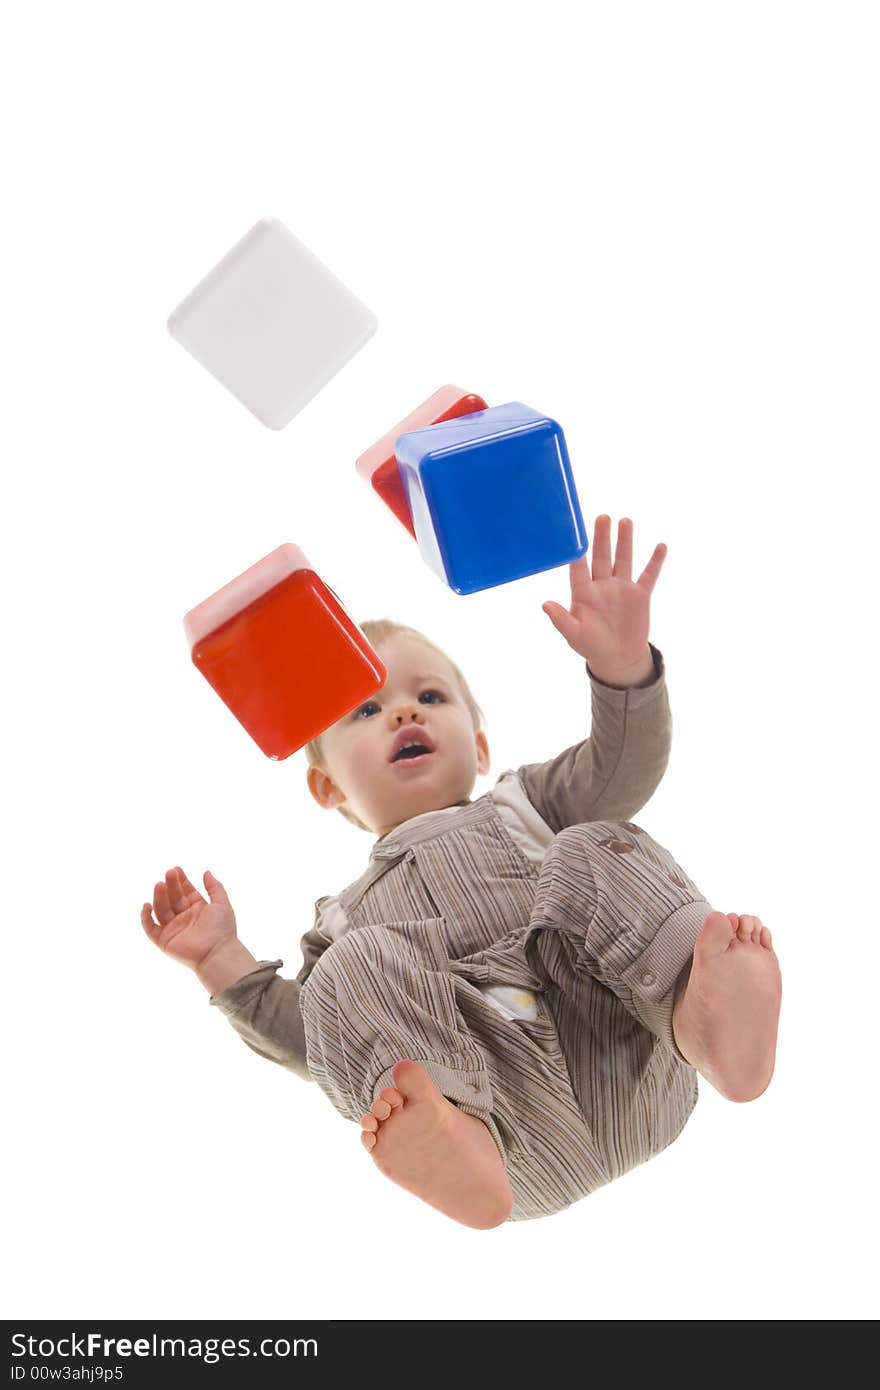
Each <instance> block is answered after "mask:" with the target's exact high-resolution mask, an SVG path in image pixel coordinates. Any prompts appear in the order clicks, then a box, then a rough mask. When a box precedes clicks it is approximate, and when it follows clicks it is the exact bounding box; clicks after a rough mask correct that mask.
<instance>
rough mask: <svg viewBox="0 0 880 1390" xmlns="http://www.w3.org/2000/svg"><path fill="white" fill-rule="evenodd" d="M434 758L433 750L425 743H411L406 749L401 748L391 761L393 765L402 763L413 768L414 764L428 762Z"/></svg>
mask: <svg viewBox="0 0 880 1390" xmlns="http://www.w3.org/2000/svg"><path fill="white" fill-rule="evenodd" d="M431 756H432V750H431V749H430V748H428V747H427V746H426V745H425V744H424V743H411V744H409V746H408V747H406V748H401V749H400V751H399V752H397V753H395V755H394V757H393V758H392V759H391V761H392V762H393V763H402V764H405V765H407V766H410V767H411V766H412V765H413V764H414V763H423V762H426V761H427V759H428V758H430V757H431Z"/></svg>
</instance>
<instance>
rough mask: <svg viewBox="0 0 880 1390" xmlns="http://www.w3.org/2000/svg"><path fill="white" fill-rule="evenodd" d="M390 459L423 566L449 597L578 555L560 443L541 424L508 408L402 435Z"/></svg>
mask: <svg viewBox="0 0 880 1390" xmlns="http://www.w3.org/2000/svg"><path fill="white" fill-rule="evenodd" d="M395 452H396V456H397V462H398V466H399V468H400V474H401V479H402V481H403V485H404V488H405V489H406V495H407V502H408V506H409V510H410V513H411V515H412V519H413V525H414V528H415V535H416V540H417V541H418V544H419V549H420V551H421V553H422V557H423V559H424V560H425V562H426V563H427V564H428V565H430V567H431V568H432V569H433V570H434V571H435V573H436V574H438V575H439V576H440V578H441V579H443V580H445V582H446V583H447V584H448V585H449V587H450V588H451V589H453V590H454V591H455V593H457V594H472V593H475V592H476V591H477V590H479V589H490V588H492V587H494V586H495V585H496V584H507V583H509V582H510V581H511V580H514V579H523V578H524V577H525V576H526V575H529V574H539V573H540V572H541V571H542V570H549V569H555V568H556V567H557V566H558V565H565V564H568V563H570V562H571V561H572V560H576V559H578V558H579V556H581V555H583V554H585V552H586V549H587V533H586V530H585V528H584V522H583V517H582V516H581V509H580V504H579V502H578V497H577V492H576V490H575V485H574V478H573V476H572V471H571V463H570V461H569V457H568V449H567V448H566V444H565V437H564V435H563V433H562V430H561V429H560V427H559V425H558V424H557V423H556V421H555V420H551V419H550V418H549V417H548V416H546V415H541V414H539V413H538V411H536V410H532V409H530V407H529V406H527V405H522V404H521V403H520V402H519V401H511V402H509V403H508V404H507V405H497V406H493V407H492V408H491V409H487V410H482V411H478V412H477V413H476V414H471V415H466V416H463V417H462V418H461V419H458V420H448V421H445V422H443V423H441V424H436V425H432V426H431V427H430V428H428V429H421V430H416V431H414V432H412V433H407V434H402V435H400V436H399V438H398V440H397V444H396V445H395Z"/></svg>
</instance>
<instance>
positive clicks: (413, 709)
mask: <svg viewBox="0 0 880 1390" xmlns="http://www.w3.org/2000/svg"><path fill="white" fill-rule="evenodd" d="M394 717H395V719H396V720H397V723H398V724H420V723H421V722H422V714H421V710H419V709H418V708H417V706H415V705H405V706H403V707H401V708H400V709H398V710H396V711H395V714H394Z"/></svg>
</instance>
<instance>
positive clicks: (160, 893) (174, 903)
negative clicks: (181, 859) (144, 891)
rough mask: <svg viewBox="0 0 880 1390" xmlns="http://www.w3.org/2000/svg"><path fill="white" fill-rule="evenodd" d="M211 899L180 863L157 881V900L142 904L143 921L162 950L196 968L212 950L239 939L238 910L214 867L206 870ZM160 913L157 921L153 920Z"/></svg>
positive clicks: (206, 881) (206, 883)
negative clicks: (237, 936) (194, 883)
mask: <svg viewBox="0 0 880 1390" xmlns="http://www.w3.org/2000/svg"><path fill="white" fill-rule="evenodd" d="M205 887H206V889H207V890H208V895H209V897H210V902H208V901H207V900H206V899H205V898H203V897H202V895H201V893H200V892H199V891H198V889H197V888H194V887H193V885H192V884H191V883H190V881H189V879H188V878H187V876H186V874H185V873H184V872H183V869H181V868H179V867H176V868H174V869H169V870H168V871H167V873H166V874H165V882H164V883H157V884H156V885H155V888H154V890H153V902H152V904H150V903H144V905H143V907H142V908H141V925H142V926H143V928H144V931H145V932H146V933H147V936H148V937H149V938H150V940H151V941H152V942H154V943H155V944H156V945H157V946H158V947H159V950H160V951H164V952H165V954H166V956H170V957H171V959H172V960H179V961H181V962H182V963H183V964H184V965H188V966H190V967H191V969H193V970H196V969H198V967H199V966H200V965H202V964H203V963H204V961H205V960H206V959H207V957H208V956H209V955H211V953H212V951H214V950H216V949H217V948H218V947H220V946H225V945H227V944H228V943H229V942H230V941H235V940H236V929H235V913H234V912H233V910H232V907H231V905H230V902H229V899H228V898H227V896H226V889H225V888H224V887H223V884H222V883H221V882H220V880H219V879H216V878H215V877H214V875H213V874H212V873H211V871H210V869H208V870H206V871H205ZM153 913H155V914H156V921H154V920H153Z"/></svg>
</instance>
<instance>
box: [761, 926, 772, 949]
mask: <svg viewBox="0 0 880 1390" xmlns="http://www.w3.org/2000/svg"><path fill="white" fill-rule="evenodd" d="M761 945H762V946H766V947H767V949H768V950H769V949H770V947H771V946H772V945H773V937H772V936H771V935H770V928H769V927H762V928H761Z"/></svg>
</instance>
